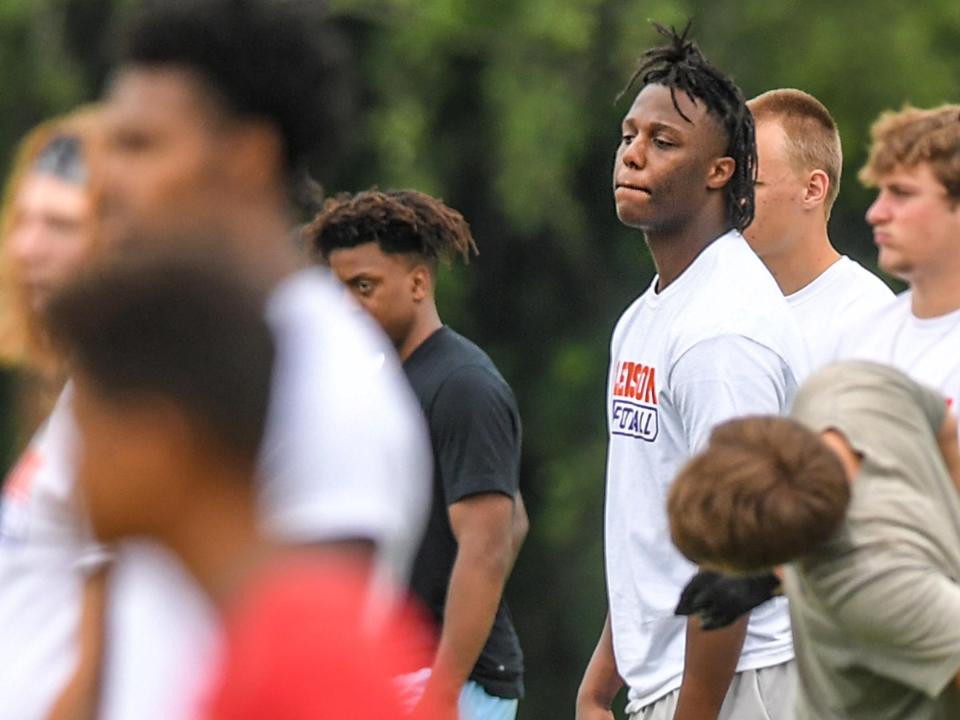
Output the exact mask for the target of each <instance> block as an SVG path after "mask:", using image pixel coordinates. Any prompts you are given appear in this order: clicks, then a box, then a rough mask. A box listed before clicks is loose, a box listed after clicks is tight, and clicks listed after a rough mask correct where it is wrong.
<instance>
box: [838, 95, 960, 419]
mask: <svg viewBox="0 0 960 720" xmlns="http://www.w3.org/2000/svg"><path fill="white" fill-rule="evenodd" d="M871 135H872V139H873V143H872V146H871V149H870V156H869V159H868V160H867V164H866V166H865V167H864V168H863V170H861V171H860V179H861V180H862V181H863V182H864V183H865V184H866V185H868V186H870V187H876V188H877V189H878V191H879V192H878V194H877V199H876V200H875V201H874V203H873V204H872V205H871V206H870V208H869V209H868V210H867V222H869V223H870V224H871V225H872V226H873V235H874V241H875V242H876V244H877V247H878V248H879V251H880V253H879V257H878V262H879V265H880V268H881V269H883V270H884V271H885V272H888V273H890V274H891V275H894V276H896V277H898V278H900V279H901V280H904V281H905V282H907V283H909V284H910V289H909V290H907V291H906V292H904V293H902V294H900V295H899V296H898V297H897V299H896V300H895V301H894V302H893V303H891V304H889V305H887V306H886V307H884V308H881V309H880V310H878V311H876V312H874V313H871V314H869V315H868V316H866V317H864V318H863V319H862V321H860V322H858V323H857V324H856V325H854V326H851V327H850V328H848V330H847V332H846V333H844V336H843V338H842V341H841V343H840V345H839V349H838V356H839V357H844V358H860V359H865V360H874V361H876V362H882V363H886V364H888V365H893V366H894V367H897V368H899V369H901V370H903V371H904V372H906V373H907V374H908V375H910V377H912V378H914V379H915V380H918V381H920V382H923V383H925V384H927V385H929V386H931V387H934V388H936V389H937V390H939V391H940V392H941V393H943V394H944V395H945V396H946V398H947V404H948V405H949V406H951V407H952V408H953V411H954V413H955V412H956V407H957V400H958V398H960V352H958V350H960V105H942V106H940V107H937V108H933V109H929V110H921V109H918V108H913V107H909V106H907V107H905V108H904V109H903V110H901V111H899V112H885V113H883V114H882V115H881V116H880V117H879V119H878V120H877V121H876V122H875V123H874V125H873V128H872V130H871Z"/></svg>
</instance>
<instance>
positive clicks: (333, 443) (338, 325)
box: [102, 269, 431, 720]
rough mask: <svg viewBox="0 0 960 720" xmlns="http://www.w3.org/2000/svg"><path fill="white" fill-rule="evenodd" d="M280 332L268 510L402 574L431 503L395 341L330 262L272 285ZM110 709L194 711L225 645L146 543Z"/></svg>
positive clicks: (117, 609)
mask: <svg viewBox="0 0 960 720" xmlns="http://www.w3.org/2000/svg"><path fill="white" fill-rule="evenodd" d="M267 315H268V320H269V322H270V325H271V327H272V328H273V330H274V332H275V337H276V340H277V358H276V364H275V374H274V380H273V388H272V396H271V405H270V410H269V414H268V419H267V429H266V435H265V439H264V446H263V452H262V468H263V470H262V474H263V477H264V483H263V486H262V501H263V513H264V515H263V519H264V523H265V527H266V529H267V531H268V532H269V533H271V534H272V535H273V536H274V537H277V538H280V539H281V540H284V541H289V542H304V543H309V542H314V541H322V540H330V539H338V538H369V539H371V540H374V541H376V542H377V543H378V556H379V562H380V563H381V566H382V569H383V570H384V572H385V573H388V574H389V575H390V576H391V577H392V578H393V579H395V580H398V579H401V578H405V577H406V575H407V572H408V570H409V567H410V564H411V562H412V558H413V555H414V553H415V551H416V548H417V546H418V543H419V541H420V535H421V532H422V530H423V526H424V522H425V520H426V513H427V510H428V508H429V506H430V496H429V492H430V490H429V488H430V484H429V483H430V479H431V454H430V446H429V440H428V439H427V435H426V430H425V424H424V421H423V419H422V413H421V411H420V409H419V406H418V405H417V403H416V400H415V399H414V398H413V394H412V392H411V391H410V390H409V388H408V386H407V383H406V380H405V379H404V377H403V375H402V372H401V370H400V367H399V363H398V362H397V361H396V359H395V354H394V352H393V350H392V349H390V348H388V347H387V346H386V341H385V339H384V338H383V336H382V334H381V333H380V332H379V330H377V329H375V327H374V325H373V324H372V321H370V320H369V319H368V317H367V316H366V314H364V313H363V312H362V310H361V309H360V308H358V307H357V306H356V305H354V304H353V303H352V302H351V301H350V300H349V299H348V298H347V295H346V291H345V290H344V289H343V288H342V287H341V286H340V285H339V284H337V283H336V282H335V281H334V280H332V278H331V277H330V275H329V274H328V273H327V272H326V271H322V270H319V269H311V270H305V271H303V272H300V273H298V274H297V275H295V276H293V277H291V278H289V279H288V280H286V281H285V282H284V283H283V284H281V285H280V286H279V287H278V288H277V289H276V290H275V291H274V293H273V295H272V296H271V298H270V302H269V305H268V308H267ZM108 610H109V612H108V623H109V626H108V638H109V639H110V644H109V646H108V652H107V662H106V670H105V683H104V687H103V704H102V717H104V718H109V719H116V720H128V719H129V718H137V719H138V720H150V719H151V718H156V719H157V720H180V719H181V718H188V717H189V718H192V717H193V716H194V715H195V713H196V704H197V702H198V701H199V700H201V697H200V696H201V694H202V693H201V690H202V688H203V687H204V686H205V679H206V673H207V672H208V671H209V670H210V669H211V666H212V662H213V659H214V652H215V650H216V644H217V627H216V623H215V619H214V613H213V611H212V609H211V607H210V606H209V604H208V603H207V601H206V599H205V598H204V596H203V595H202V594H201V592H200V591H199V589H198V588H197V586H196V585H195V584H194V583H193V582H192V580H191V579H190V578H189V577H188V576H187V574H186V572H185V570H184V569H183V568H182V567H181V566H180V565H179V563H178V562H177V561H176V560H175V559H174V558H173V556H172V555H170V554H169V553H168V552H166V551H164V550H162V549H161V548H159V547H157V546H156V545H152V544H149V543H130V544H127V545H125V547H124V548H123V549H122V551H121V552H120V553H119V556H118V558H117V561H116V568H115V570H114V575H113V577H112V579H111V592H110V596H109V605H108Z"/></svg>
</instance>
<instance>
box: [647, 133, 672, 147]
mask: <svg viewBox="0 0 960 720" xmlns="http://www.w3.org/2000/svg"><path fill="white" fill-rule="evenodd" d="M650 142H652V143H653V144H654V145H656V146H657V147H658V148H671V147H673V146H674V143H672V142H670V141H669V140H667V139H666V138H664V137H661V136H660V135H654V136H653V138H652V139H651V141H650Z"/></svg>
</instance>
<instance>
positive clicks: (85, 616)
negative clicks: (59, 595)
mask: <svg viewBox="0 0 960 720" xmlns="http://www.w3.org/2000/svg"><path fill="white" fill-rule="evenodd" d="M108 576H109V566H104V567H102V568H99V569H98V570H97V571H96V572H94V573H93V574H91V575H90V576H88V577H87V578H86V579H85V580H84V583H83V594H82V600H81V602H82V606H81V610H80V624H79V627H78V628H77V645H78V652H77V665H76V667H75V668H74V671H73V674H72V675H71V676H70V678H69V680H68V681H67V684H66V685H65V686H64V688H63V690H62V691H61V692H60V695H59V696H58V697H57V700H56V702H55V703H54V705H53V708H52V709H51V710H50V715H49V720H92V718H94V717H96V714H97V703H98V700H99V690H100V669H101V661H102V658H103V642H104V636H105V634H106V631H105V628H104V623H105V607H106V592H107V578H108Z"/></svg>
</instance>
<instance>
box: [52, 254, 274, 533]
mask: <svg viewBox="0 0 960 720" xmlns="http://www.w3.org/2000/svg"><path fill="white" fill-rule="evenodd" d="M239 277H240V275H239V274H238V273H235V272H231V271H230V270H229V265H227V264H224V263H223V262H219V263H218V264H213V263H208V262H201V261H199V260H198V259H197V258H194V257H190V256H174V255H169V256H166V257H164V256H157V257H152V258H149V259H146V258H141V259H139V260H119V259H118V260H116V261H113V262H109V263H102V264H100V266H98V267H95V268H92V269H91V270H90V271H88V272H85V273H83V274H81V275H80V276H78V278H77V279H76V280H75V281H74V282H72V283H70V284H69V285H68V286H67V287H65V288H64V289H63V290H62V291H61V292H60V293H58V294H57V295H56V296H55V297H54V299H53V300H52V301H51V303H50V306H49V308H48V311H47V313H48V316H49V321H50V327H51V331H52V333H53V337H54V340H55V341H56V342H57V344H58V347H60V348H61V349H62V351H63V352H64V354H65V357H66V359H67V361H68V363H69V365H70V369H71V371H72V372H73V377H74V382H75V413H76V420H77V425H78V428H79V435H80V453H79V458H78V478H77V480H78V484H79V486H80V487H81V490H82V493H83V495H84V498H85V501H86V504H87V508H88V510H89V515H90V518H91V522H92V524H93V527H94V531H95V532H96V534H97V536H98V537H99V538H100V539H102V540H108V541H109V540H117V539H119V538H123V537H126V536H135V535H150V536H155V537H157V538H159V539H162V540H170V539H171V538H175V537H176V533H177V531H178V529H179V528H181V527H182V526H184V525H186V524H187V523H189V522H190V520H191V518H192V517H193V514H194V513H196V512H198V511H199V512H203V511H204V509H205V507H206V505H205V503H204V502H203V501H204V500H205V499H207V498H209V497H212V496H214V495H225V496H234V497H238V498H247V497H249V504H250V506H251V510H250V512H251V513H252V504H253V488H252V486H251V485H250V483H251V481H252V478H253V476H254V468H255V464H256V458H257V453H258V450H259V446H260V440H261V435H262V433H263V426H264V421H265V415H266V410H267V399H268V393H269V387H270V374H271V367H272V362H273V340H272V337H271V334H270V332H269V330H268V328H267V326H266V324H265V321H264V320H263V309H262V298H261V297H260V295H259V294H257V293H255V292H254V291H252V290H251V289H250V288H249V287H247V286H245V285H244V284H243V283H242V282H241V281H240V280H238V278H239ZM194 519H195V518H194Z"/></svg>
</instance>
